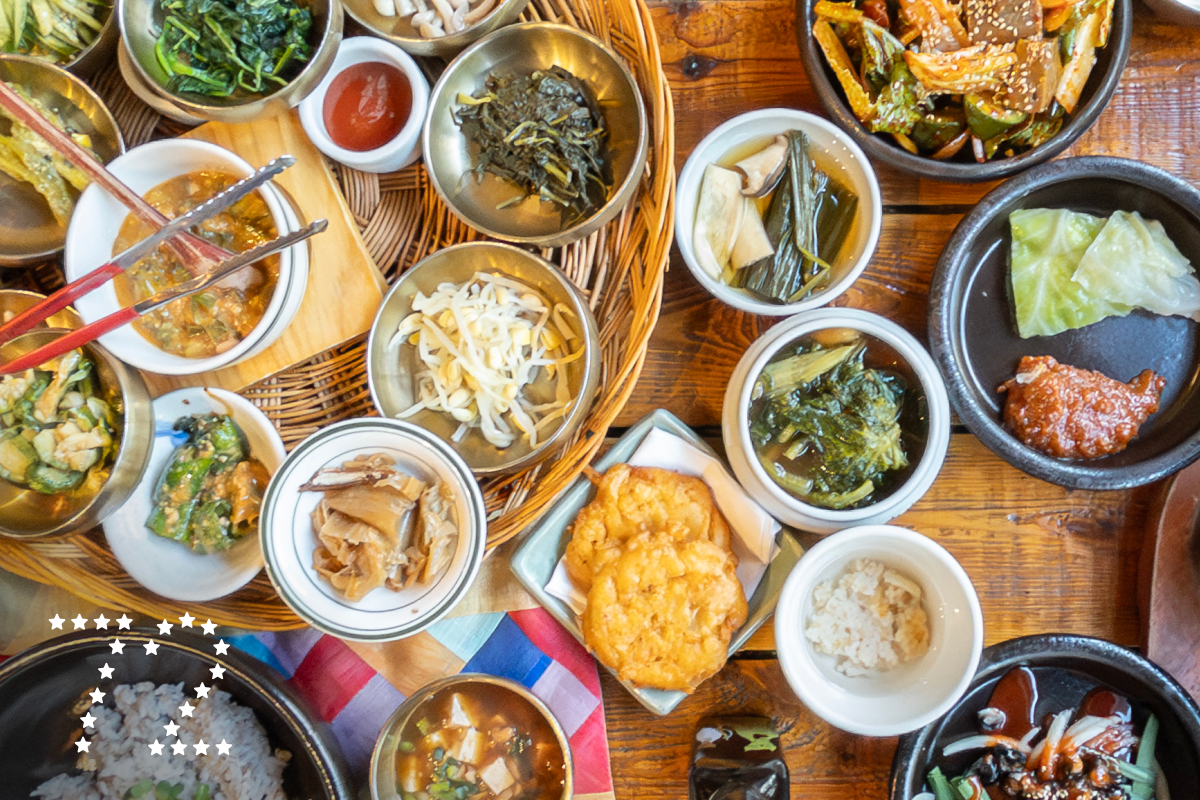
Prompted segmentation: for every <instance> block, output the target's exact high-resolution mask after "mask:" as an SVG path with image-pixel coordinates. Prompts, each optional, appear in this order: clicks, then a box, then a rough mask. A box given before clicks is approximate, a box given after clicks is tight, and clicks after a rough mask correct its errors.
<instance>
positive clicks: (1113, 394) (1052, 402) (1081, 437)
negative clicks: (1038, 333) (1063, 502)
mask: <svg viewBox="0 0 1200 800" xmlns="http://www.w3.org/2000/svg"><path fill="white" fill-rule="evenodd" d="M1165 386H1166V380H1165V379H1164V378H1163V377H1162V376H1161V375H1158V374H1157V373H1155V372H1154V371H1153V370H1148V369H1147V370H1143V371H1142V372H1141V373H1140V374H1139V375H1138V376H1137V377H1136V378H1134V379H1133V380H1132V381H1130V382H1129V383H1121V382H1120V381H1117V380H1113V379H1112V378H1110V377H1108V376H1107V375H1104V374H1103V373H1101V372H1096V371H1094V370H1087V369H1079V368H1077V367H1072V366H1068V365H1067V364H1060V363H1058V361H1057V360H1055V359H1054V358H1053V357H1052V356H1025V357H1023V358H1022V359H1021V363H1020V366H1018V367H1017V374H1016V376H1015V377H1013V378H1011V379H1009V380H1008V381H1005V383H1004V385H1002V386H1001V387H1000V391H1002V392H1005V393H1006V394H1007V395H1008V400H1007V402H1006V403H1005V406H1004V422H1005V424H1006V425H1007V426H1008V427H1009V429H1010V430H1012V432H1013V433H1015V434H1016V435H1017V438H1018V439H1020V440H1021V441H1022V442H1024V443H1025V444H1027V445H1029V446H1030V447H1032V448H1034V449H1036V450H1040V451H1042V452H1043V453H1045V454H1046V455H1048V456H1054V457H1055V458H1101V457H1103V456H1107V455H1112V454H1113V453H1119V452H1121V451H1122V450H1124V449H1125V447H1126V446H1127V445H1128V444H1129V442H1130V441H1131V440H1132V439H1133V438H1134V437H1135V436H1137V432H1138V429H1139V428H1140V427H1141V426H1142V423H1143V422H1145V421H1146V419H1147V418H1148V417H1149V416H1150V415H1151V414H1153V413H1154V412H1156V411H1158V401H1159V398H1160V397H1161V396H1162V391H1163V388H1164V387H1165Z"/></svg>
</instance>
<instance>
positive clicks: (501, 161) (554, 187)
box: [454, 66, 612, 219]
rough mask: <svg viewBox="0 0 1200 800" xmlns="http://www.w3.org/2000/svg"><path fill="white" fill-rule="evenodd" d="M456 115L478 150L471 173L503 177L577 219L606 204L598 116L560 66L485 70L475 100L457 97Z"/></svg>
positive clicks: (608, 179) (608, 177)
mask: <svg viewBox="0 0 1200 800" xmlns="http://www.w3.org/2000/svg"><path fill="white" fill-rule="evenodd" d="M458 102H459V104H460V105H459V108H458V109H457V110H456V111H455V112H454V118H455V120H456V121H457V122H458V124H459V126H460V127H461V128H462V132H463V135H464V136H466V137H467V140H468V141H470V142H471V143H472V144H473V145H475V146H476V147H478V148H479V154H478V155H477V156H475V158H476V159H477V160H476V165H475V167H474V169H473V172H475V173H476V175H478V176H479V177H480V178H482V177H483V173H485V172H491V173H492V174H494V175H498V176H500V177H501V178H507V179H508V180H510V181H512V182H513V183H515V184H517V185H518V186H519V187H520V188H521V190H522V191H521V193H520V194H517V195H515V196H514V197H513V198H512V199H511V200H509V201H507V202H506V203H503V204H502V205H501V207H504V206H507V205H515V204H516V203H519V202H521V201H522V200H524V199H525V198H526V197H529V196H537V197H540V198H541V199H542V200H544V201H546V202H549V203H554V204H556V205H558V206H560V207H561V208H562V210H563V213H564V214H565V215H567V216H568V218H569V219H578V218H581V217H584V216H586V215H588V214H590V213H591V212H592V211H593V210H594V209H596V208H599V207H600V206H602V205H604V203H605V201H606V200H607V199H608V194H609V190H610V189H611V188H612V167H611V165H610V164H609V163H608V158H607V154H606V152H607V147H606V145H607V142H608V128H607V127H606V126H605V124H604V115H603V114H602V113H601V112H600V109H599V107H598V106H597V105H596V103H595V102H594V101H593V100H592V98H591V96H590V95H589V94H588V91H587V87H585V86H584V84H583V82H582V81H580V80H579V79H578V78H576V77H575V76H574V75H572V74H571V73H570V72H567V71H566V70H565V69H563V68H562V67H557V66H555V67H551V68H550V69H548V70H546V71H544V72H543V71H540V70H539V71H535V72H533V73H532V74H530V75H523V76H508V75H496V74H491V75H488V78H487V82H486V84H485V85H484V88H483V90H482V91H481V92H479V93H477V94H476V95H475V96H474V97H472V96H470V95H465V94H461V93H460V94H459V95H458Z"/></svg>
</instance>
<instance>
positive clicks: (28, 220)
mask: <svg viewBox="0 0 1200 800" xmlns="http://www.w3.org/2000/svg"><path fill="white" fill-rule="evenodd" d="M0 81H5V82H6V83H13V84H17V85H20V86H24V87H26V88H27V89H29V90H30V93H31V94H32V95H33V96H34V97H35V98H38V99H39V100H41V101H42V102H44V103H46V104H47V105H48V106H50V107H51V108H54V109H56V110H57V111H58V112H59V114H60V115H61V116H62V117H63V120H64V121H65V122H66V123H67V124H68V125H70V126H71V127H72V128H73V129H74V130H75V131H76V132H78V133H82V134H86V135H88V136H90V137H91V139H92V148H93V149H94V150H95V152H96V155H98V156H99V157H100V160H101V161H103V162H105V163H108V162H109V161H112V160H113V159H114V158H116V157H117V156H119V155H121V154H122V153H124V152H125V142H124V140H122V138H121V131H120V130H119V129H118V128H117V121H116V120H114V119H113V116H112V114H111V113H109V111H108V109H107V108H105V106H104V103H103V101H101V100H100V98H99V96H97V95H96V93H95V92H93V91H92V90H91V89H90V88H89V87H88V85H87V84H85V83H84V82H83V81H81V80H80V79H79V78H76V77H75V76H74V75H72V74H71V73H69V72H67V71H66V70H65V69H63V68H61V67H56V66H54V65H52V64H47V63H46V62H44V61H39V60H38V59H36V58H30V57H28V56H17V55H0ZM0 133H5V134H7V133H8V123H7V122H4V121H0ZM0 208H3V209H4V213H0V264H4V265H14V264H30V263H36V262H38V261H45V260H46V259H48V258H50V257H51V256H53V255H54V254H55V253H57V252H58V251H59V250H62V248H63V243H64V242H65V241H66V238H67V228H66V226H65V225H60V224H59V222H58V221H57V220H56V219H54V215H53V214H51V213H50V207H49V206H48V205H46V201H45V200H44V199H43V198H42V196H41V195H40V194H38V192H37V190H36V189H34V188H33V186H31V185H30V184H28V183H24V182H22V181H18V180H16V179H15V178H10V177H9V176H8V175H5V174H4V173H0Z"/></svg>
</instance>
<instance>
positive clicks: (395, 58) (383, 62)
mask: <svg viewBox="0 0 1200 800" xmlns="http://www.w3.org/2000/svg"><path fill="white" fill-rule="evenodd" d="M428 105H429V81H428V80H426V78H425V75H424V73H423V72H421V68H420V67H419V66H417V62H415V61H414V60H413V59H412V57H411V56H409V55H408V53H405V52H404V51H403V50H401V49H400V48H399V47H397V46H396V45H394V44H391V43H390V42H385V41H383V40H382V39H376V38H375V37H373V36H357V37H354V38H352V39H346V40H344V41H343V42H342V45H341V47H340V48H339V49H338V53H337V57H336V58H335V59H334V62H333V67H332V68H331V69H330V70H329V73H328V74H327V75H326V76H325V78H324V79H323V80H322V81H321V83H320V84H318V86H317V88H316V89H315V90H314V91H313V93H312V94H311V95H309V96H308V97H306V98H305V99H304V101H303V102H302V103H301V104H300V124H301V125H303V126H304V131H305V132H306V133H307V134H308V138H309V139H311V140H312V143H313V144H315V145H316V146H317V149H318V150H320V151H321V152H322V153H324V154H325V155H327V156H329V157H330V158H332V159H333V160H334V161H337V162H340V163H342V164H345V165H346V166H348V167H353V168H354V169H358V170H362V171H363V172H379V173H382V172H395V171H397V170H401V169H404V168H405V167H407V166H408V165H409V164H412V163H413V162H414V161H416V160H417V159H418V158H420V157H421V126H422V124H423V122H424V120H425V111H426V108H427V107H428Z"/></svg>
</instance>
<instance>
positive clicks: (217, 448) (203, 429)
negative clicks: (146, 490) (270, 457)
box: [146, 414, 270, 553]
mask: <svg viewBox="0 0 1200 800" xmlns="http://www.w3.org/2000/svg"><path fill="white" fill-rule="evenodd" d="M175 430H177V431H181V432H183V433H185V434H186V435H187V440H186V441H185V442H184V443H183V444H181V445H179V447H177V448H176V449H175V453H174V455H173V456H172V457H171V461H170V463H169V464H168V465H167V468H166V470H165V471H164V472H163V474H162V477H161V478H160V479H159V482H158V486H157V488H156V489H155V491H154V510H153V511H151V512H150V516H149V518H147V520H146V527H147V528H149V529H150V530H152V531H153V532H154V533H156V534H158V535H159V536H162V537H164V538H167V539H174V540H175V541H177V542H182V543H183V544H186V545H187V546H188V547H190V548H191V549H192V550H193V551H194V552H196V553H216V552H220V551H222V550H227V549H229V548H230V547H232V546H233V545H234V544H235V543H236V542H237V541H238V540H239V539H242V538H243V537H245V536H247V535H249V534H252V533H256V532H257V531H258V515H259V509H260V507H261V505H262V494H263V490H264V489H265V488H266V485H267V482H268V481H269V480H270V476H269V475H268V474H267V470H266V467H264V466H263V465H262V464H261V463H260V462H259V461H257V460H256V459H254V458H252V457H251V456H250V445H249V444H248V443H247V441H246V436H245V434H244V433H242V429H241V428H239V427H238V425H237V423H236V422H234V421H233V419H232V418H231V417H229V416H228V415H226V414H195V415H193V416H189V417H181V418H180V419H179V420H178V421H177V422H176V423H175Z"/></svg>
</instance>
